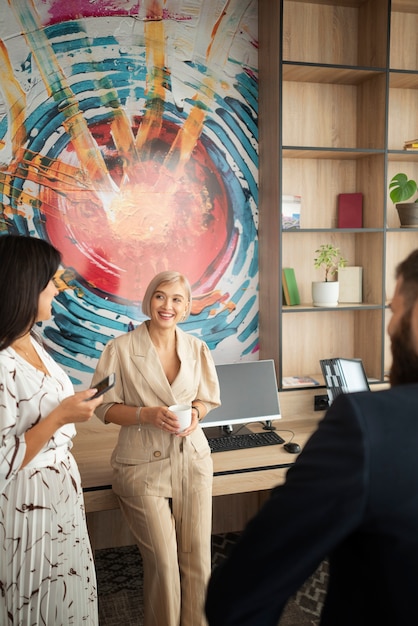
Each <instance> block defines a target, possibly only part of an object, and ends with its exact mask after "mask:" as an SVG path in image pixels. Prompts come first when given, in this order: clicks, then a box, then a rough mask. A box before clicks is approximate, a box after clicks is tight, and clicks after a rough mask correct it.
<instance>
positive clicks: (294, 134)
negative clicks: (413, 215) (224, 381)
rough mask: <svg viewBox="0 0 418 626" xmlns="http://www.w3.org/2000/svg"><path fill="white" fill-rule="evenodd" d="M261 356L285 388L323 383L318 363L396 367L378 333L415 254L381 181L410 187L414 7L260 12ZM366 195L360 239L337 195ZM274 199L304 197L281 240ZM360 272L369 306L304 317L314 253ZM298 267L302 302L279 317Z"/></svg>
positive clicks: (354, 5) (416, 160)
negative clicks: (331, 255)
mask: <svg viewBox="0 0 418 626" xmlns="http://www.w3.org/2000/svg"><path fill="white" fill-rule="evenodd" d="M259 24H260V37H259V38H260V63H259V65H260V98H259V105H260V231H259V232H260V347H261V350H260V356H261V358H274V359H275V362H276V369H277V373H278V379H279V388H281V380H282V378H283V377H284V376H286V377H287V376H308V375H309V376H313V377H315V378H319V379H320V380H321V381H322V377H321V376H320V373H319V372H320V368H319V360H320V359H321V358H328V357H332V356H344V357H347V358H353V357H360V358H361V359H362V360H363V363H364V366H365V369H366V372H367V375H368V376H369V377H370V378H372V379H375V380H377V381H383V380H384V379H385V373H386V372H387V370H388V368H389V367H390V359H391V357H390V350H389V345H388V340H387V337H386V327H387V323H388V319H389V316H390V311H389V309H388V302H389V299H390V297H391V295H392V293H393V288H394V270H395V266H396V264H397V263H398V262H399V261H400V260H401V259H403V258H404V257H405V256H406V254H407V253H408V252H409V251H410V250H412V249H414V248H416V247H418V231H417V230H416V229H401V228H400V227H399V219H398V217H397V212H396V209H395V207H394V206H393V205H392V203H391V201H390V198H389V195H388V181H389V180H390V178H391V177H392V176H393V175H394V174H395V173H397V172H399V171H403V172H406V173H407V174H408V175H410V176H412V177H414V178H415V177H417V176H418V152H410V151H408V152H407V151H404V150H403V144H404V141H405V140H407V139H413V138H415V137H418V61H417V59H418V44H417V40H416V33H417V31H418V3H417V2H415V1H413V0H393V1H392V2H390V1H389V0H337V1H334V2H332V1H330V0H323V1H319V0H316V2H310V1H304V0H281V1H280V2H275V0H259ZM352 192H361V193H362V194H363V228H361V229H339V228H337V197H338V194H339V193H352ZM282 194H286V195H287V194H289V195H300V196H301V197H302V205H301V228H300V230H297V231H285V230H282V228H281V214H280V211H281V196H282ZM329 242H330V243H333V244H335V245H337V246H339V247H340V249H341V251H342V253H343V254H344V256H345V257H346V258H347V259H348V264H349V265H360V266H362V267H363V303H362V304H359V305H353V306H350V305H346V304H344V305H339V306H338V307H336V308H331V309H322V308H315V307H313V306H312V297H311V283H312V281H314V280H321V278H322V276H320V275H319V271H318V270H315V269H314V265H313V259H314V256H315V250H316V249H317V248H318V247H319V245H320V244H322V243H329ZM282 267H293V268H294V269H295V273H296V278H297V282H298V286H299V291H300V296H301V302H302V304H301V305H300V306H297V307H286V306H283V302H282V287H281V269H282Z"/></svg>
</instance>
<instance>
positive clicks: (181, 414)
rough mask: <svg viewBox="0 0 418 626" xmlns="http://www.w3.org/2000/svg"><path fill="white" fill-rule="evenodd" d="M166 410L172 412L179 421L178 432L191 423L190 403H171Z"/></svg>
mask: <svg viewBox="0 0 418 626" xmlns="http://www.w3.org/2000/svg"><path fill="white" fill-rule="evenodd" d="M168 410H169V411H171V412H172V413H174V415H175V416H176V417H177V419H178V421H179V423H180V429H179V431H178V432H179V433H181V432H183V430H186V428H188V427H189V426H190V424H191V423H192V407H191V405H190V404H173V405H172V406H169V407H168Z"/></svg>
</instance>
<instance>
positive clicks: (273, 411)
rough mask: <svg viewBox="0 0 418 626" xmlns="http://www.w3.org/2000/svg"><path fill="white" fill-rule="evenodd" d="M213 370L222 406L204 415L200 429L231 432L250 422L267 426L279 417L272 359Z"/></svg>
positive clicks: (227, 364) (207, 432)
mask: <svg viewBox="0 0 418 626" xmlns="http://www.w3.org/2000/svg"><path fill="white" fill-rule="evenodd" d="M216 371H217V374H218V378H219V386H220V391H221V403H222V405H221V406H220V407H218V408H217V409H214V410H213V411H210V412H209V413H208V414H207V416H206V417H205V419H204V420H203V421H202V427H203V428H205V429H209V428H210V427H219V426H220V427H223V429H224V430H227V431H229V432H231V430H235V427H236V426H240V427H241V426H242V425H243V424H248V423H250V422H264V423H265V424H271V422H272V421H273V420H277V419H280V418H281V415H280V405H279V394H278V387H277V378H276V370H275V367H274V361H273V360H263V361H242V362H239V363H226V364H223V365H216ZM236 430H238V429H236ZM212 432H213V431H212ZM206 434H207V435H208V434H209V431H208V430H206Z"/></svg>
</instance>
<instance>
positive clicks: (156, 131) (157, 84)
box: [136, 20, 165, 159]
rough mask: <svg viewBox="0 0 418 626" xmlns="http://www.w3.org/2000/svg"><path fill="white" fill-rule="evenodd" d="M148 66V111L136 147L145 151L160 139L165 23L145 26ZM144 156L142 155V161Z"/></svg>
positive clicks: (159, 22)
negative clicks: (147, 145) (148, 145)
mask: <svg viewBox="0 0 418 626" xmlns="http://www.w3.org/2000/svg"><path fill="white" fill-rule="evenodd" d="M144 34H145V49H146V64H147V94H148V100H147V110H146V112H145V115H144V119H143V121H142V123H141V126H140V128H139V131H138V134H137V137H136V146H137V148H138V149H143V148H144V147H145V145H146V144H147V143H148V142H152V140H153V139H156V138H158V137H159V135H160V132H161V128H162V121H163V113H164V100H165V90H164V70H165V54H164V50H165V31H164V22H163V21H162V20H159V21H148V22H145V25H144ZM143 158H144V155H142V159H143Z"/></svg>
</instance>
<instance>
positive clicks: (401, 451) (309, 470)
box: [206, 250, 418, 626]
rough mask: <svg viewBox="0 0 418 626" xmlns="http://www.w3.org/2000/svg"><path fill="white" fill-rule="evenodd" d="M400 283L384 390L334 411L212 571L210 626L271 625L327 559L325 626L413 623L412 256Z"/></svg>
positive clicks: (417, 293) (415, 366) (415, 350)
mask: <svg viewBox="0 0 418 626" xmlns="http://www.w3.org/2000/svg"><path fill="white" fill-rule="evenodd" d="M396 277H397V282H396V289H395V294H394V297H393V300H392V303H391V310H392V316H391V319H390V322H389V325H388V333H389V336H390V338H391V347H392V356H393V365H392V368H391V372H390V383H391V388H390V389H386V390H383V391H375V392H371V391H367V392H361V393H353V394H343V395H341V396H339V397H338V398H337V400H335V401H334V402H333V404H332V406H331V407H330V409H329V410H328V411H327V414H326V416H325V417H324V419H323V420H322V421H321V423H320V424H319V427H318V430H317V431H316V432H315V434H314V435H313V436H312V437H311V438H310V440H309V442H308V443H307V444H306V446H305V449H304V450H303V451H302V453H301V454H300V456H299V458H298V459H297V461H296V463H295V464H294V466H293V467H292V468H291V469H289V471H288V474H287V479H286V483H285V484H284V485H282V486H280V487H277V488H276V489H274V490H273V492H272V495H271V498H270V499H269V500H268V501H267V502H266V504H265V505H264V506H263V508H262V509H261V511H260V512H259V513H258V514H257V515H256V516H255V518H254V519H253V520H252V521H251V522H250V523H249V524H248V525H247V527H246V529H245V531H244V532H243V534H242V537H241V539H240V541H239V543H238V544H237V545H236V546H235V548H234V549H233V550H232V553H231V555H230V557H229V558H228V559H227V560H226V561H225V562H224V563H223V564H222V565H220V566H219V567H218V568H216V569H215V570H214V572H213V574H212V577H211V580H210V582H209V587H208V594H207V600H206V614H207V617H208V621H209V624H210V626H250V625H251V626H277V623H278V621H279V618H280V616H281V614H282V612H283V609H284V607H285V605H286V602H287V601H288V599H289V598H290V596H292V595H293V594H294V593H295V592H296V591H297V590H298V589H299V587H300V586H301V585H302V584H303V583H304V581H305V580H306V579H307V578H308V577H309V576H310V575H311V574H312V573H313V572H314V571H315V570H316V568H317V567H318V566H319V564H320V563H321V562H322V561H323V560H324V559H326V558H328V559H329V585H328V590H327V596H326V600H325V604H324V608H323V611H322V616H321V625H322V626H325V625H326V626H371V625H372V624H378V625H379V626H406V625H409V624H411V625H412V624H418V250H416V251H415V252H413V253H412V254H411V255H409V257H408V258H407V259H405V261H403V262H402V263H401V264H400V265H399V266H398V268H397V271H396Z"/></svg>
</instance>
